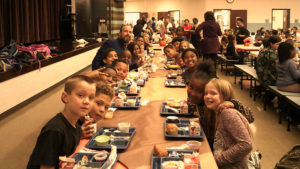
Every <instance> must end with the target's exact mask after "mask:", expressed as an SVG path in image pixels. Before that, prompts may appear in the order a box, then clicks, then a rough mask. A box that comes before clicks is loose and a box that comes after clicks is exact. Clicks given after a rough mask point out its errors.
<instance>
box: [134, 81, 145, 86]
mask: <svg viewBox="0 0 300 169" xmlns="http://www.w3.org/2000/svg"><path fill="white" fill-rule="evenodd" d="M135 82H136V83H137V80H136V81H135ZM145 84H146V80H144V83H142V84H138V85H137V86H141V87H144V86H145Z"/></svg>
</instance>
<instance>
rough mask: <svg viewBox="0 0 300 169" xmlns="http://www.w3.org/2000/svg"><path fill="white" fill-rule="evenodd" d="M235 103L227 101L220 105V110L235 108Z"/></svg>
mask: <svg viewBox="0 0 300 169" xmlns="http://www.w3.org/2000/svg"><path fill="white" fill-rule="evenodd" d="M233 107H234V104H233V103H232V102H230V101H225V102H223V103H221V104H220V105H219V106H218V112H222V111H223V110H225V109H229V108H233Z"/></svg>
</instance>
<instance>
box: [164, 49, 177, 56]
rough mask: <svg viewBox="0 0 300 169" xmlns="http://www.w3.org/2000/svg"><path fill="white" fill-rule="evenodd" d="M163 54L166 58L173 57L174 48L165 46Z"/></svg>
mask: <svg viewBox="0 0 300 169" xmlns="http://www.w3.org/2000/svg"><path fill="white" fill-rule="evenodd" d="M165 54H166V56H167V57H168V58H173V57H174V55H175V50H174V49H171V48H167V49H166V50H165Z"/></svg>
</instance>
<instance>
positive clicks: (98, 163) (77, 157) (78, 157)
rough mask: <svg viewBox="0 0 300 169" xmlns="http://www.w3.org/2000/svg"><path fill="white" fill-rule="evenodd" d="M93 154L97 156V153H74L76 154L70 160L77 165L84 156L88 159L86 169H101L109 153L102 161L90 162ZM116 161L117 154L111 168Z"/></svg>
mask: <svg viewBox="0 0 300 169" xmlns="http://www.w3.org/2000/svg"><path fill="white" fill-rule="evenodd" d="M95 154H97V153H76V154H74V156H73V157H72V158H74V159H75V161H76V162H75V163H76V164H77V163H78V162H79V161H80V160H81V159H82V157H83V156H84V155H86V156H87V157H88V159H89V162H88V163H87V165H86V167H92V168H101V167H102V166H103V164H104V163H105V162H106V160H107V158H108V157H109V154H110V153H108V154H107V158H106V159H105V160H104V161H96V160H95V159H93V160H92V161H90V160H91V159H92V157H93V156H94V155H95ZM118 159H119V154H117V158H116V160H115V162H114V164H113V165H112V167H111V168H114V166H115V165H116V162H117V161H118Z"/></svg>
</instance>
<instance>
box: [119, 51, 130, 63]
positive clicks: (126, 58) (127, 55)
mask: <svg viewBox="0 0 300 169" xmlns="http://www.w3.org/2000/svg"><path fill="white" fill-rule="evenodd" d="M121 59H122V60H124V61H125V62H126V63H127V64H130V62H131V53H130V52H129V51H127V52H125V53H124V54H123V56H122V58H121Z"/></svg>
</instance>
